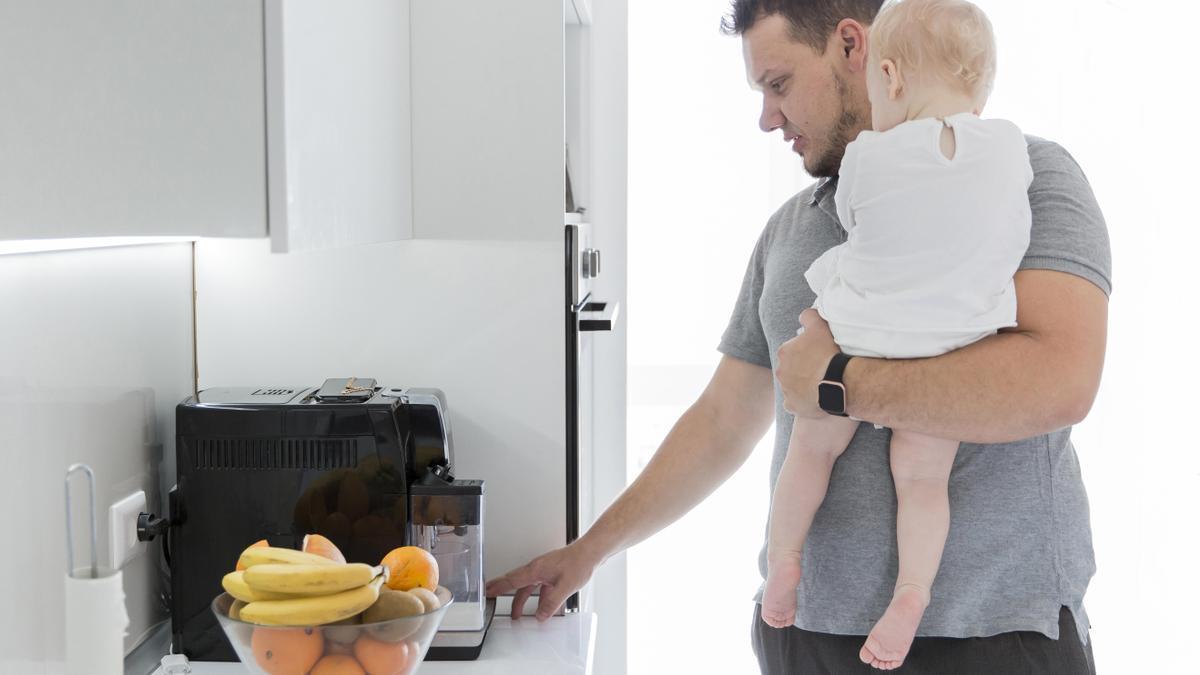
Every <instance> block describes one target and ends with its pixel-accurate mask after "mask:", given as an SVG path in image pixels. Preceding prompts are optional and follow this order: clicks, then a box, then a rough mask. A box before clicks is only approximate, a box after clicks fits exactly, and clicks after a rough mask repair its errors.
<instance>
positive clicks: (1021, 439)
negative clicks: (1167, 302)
mask: <svg viewBox="0 0 1200 675" xmlns="http://www.w3.org/2000/svg"><path fill="white" fill-rule="evenodd" d="M880 4H881V3H880V2H878V1H875V0H826V1H824V2H821V1H819V0H790V1H789V0H735V2H734V7H733V10H732V13H731V15H730V16H729V17H728V18H727V20H726V22H725V28H726V30H727V32H730V33H733V34H738V35H741V38H742V42H743V54H744V57H745V61H746V68H747V74H748V77H749V80H750V81H751V83H753V86H755V88H757V89H759V90H761V91H762V97H763V109H762V116H761V118H760V120H759V125H760V127H761V128H762V129H763V131H766V132H772V131H775V130H780V131H781V132H782V135H783V137H784V140H785V141H787V142H789V143H791V145H792V147H793V149H794V150H795V151H796V152H797V153H798V154H799V155H800V156H801V157H803V160H804V166H805V169H806V170H807V171H808V172H809V173H810V174H812V175H813V176H814V177H817V178H819V179H820V180H819V181H818V182H817V183H816V184H815V185H814V186H812V187H809V188H808V189H805V190H804V191H802V192H801V193H800V194H798V195H796V196H795V197H793V198H792V199H791V200H789V201H788V202H787V203H785V204H784V205H783V207H782V208H780V209H779V211H778V212H776V214H775V215H774V216H772V218H771V219H770V221H769V222H768V224H767V227H766V229H765V230H764V231H763V233H762V236H761V237H760V238H759V241H758V244H757V246H756V248H755V250H754V253H753V255H752V257H751V260H750V264H749V267H748V269H747V272H746V278H745V281H744V282H743V286H742V290H741V293H740V296H739V298H738V301H737V303H736V306H735V309H734V312H733V317H732V319H731V320H730V322H729V327H728V328H727V329H726V331H725V334H724V336H723V337H722V340H721V343H720V347H719V349H720V350H721V352H722V353H723V354H724V357H723V358H722V360H721V362H720V364H719V365H718V367H717V370H716V372H715V374H714V375H713V378H712V381H711V382H710V384H709V385H708V387H707V388H706V389H705V391H704V393H703V394H701V396H700V398H699V399H698V400H697V401H696V403H695V404H693V405H692V407H691V408H689V409H688V411H687V412H685V413H684V415H683V416H682V417H681V418H680V420H679V421H678V422H677V423H676V425H675V427H674V428H673V429H672V430H671V432H670V434H668V436H667V438H666V439H665V440H664V441H663V444H662V446H661V447H660V448H659V450H658V451H657V453H656V454H655V455H654V458H653V459H652V460H651V462H650V463H649V464H648V465H647V466H646V468H645V470H644V471H643V472H642V473H641V475H640V476H639V477H638V478H637V479H636V480H635V481H634V482H633V484H632V485H630V486H629V488H627V489H626V490H625V492H624V493H622V495H621V496H620V497H619V498H618V499H617V500H616V501H615V502H614V503H613V504H612V506H610V507H609V509H608V510H607V511H605V513H604V514H603V515H602V516H601V517H600V518H599V519H598V520H597V522H596V523H595V524H594V525H593V526H592V528H591V529H590V530H589V531H588V532H587V533H586V534H585V535H584V536H583V537H581V538H580V539H579V540H578V541H576V542H574V543H572V544H571V545H569V546H566V547H564V548H561V549H558V550H556V551H552V552H550V553H547V554H545V555H543V556H541V557H539V558H537V559H535V560H533V561H532V562H530V563H529V564H527V565H525V566H523V567H521V568H518V569H516V570H513V571H511V572H509V573H508V574H506V575H504V576H503V577H500V578H498V579H495V580H492V581H491V582H489V584H488V594H489V595H496V594H499V593H508V592H515V597H514V602H513V605H514V607H520V606H522V605H523V604H524V602H525V600H526V599H527V598H528V597H529V596H530V595H531V594H532V593H533V592H534V591H535V590H537V589H539V588H540V600H539V603H538V610H537V616H538V618H539V619H540V620H544V619H546V618H547V617H548V616H549V615H550V614H551V613H553V612H554V611H555V610H556V609H557V608H558V607H559V606H560V605H561V604H562V602H563V601H564V600H565V598H566V597H567V596H569V595H570V594H571V593H573V592H575V591H576V590H577V589H579V588H580V587H581V586H583V584H585V583H586V582H587V580H588V579H589V578H590V577H591V575H592V573H593V571H594V570H595V569H596V567H597V566H599V565H600V563H601V562H603V561H604V560H605V559H606V558H608V557H609V556H611V555H613V554H615V553H617V552H619V551H621V550H623V549H625V548H627V547H629V546H632V545H633V544H635V543H637V542H639V541H641V540H643V539H645V538H646V537H648V536H650V535H651V534H653V533H655V532H657V531H658V530H660V529H662V528H663V527H665V526H666V525H668V524H670V523H671V522H673V521H674V520H676V519H677V518H679V517H680V516H682V515H683V514H684V513H686V512H687V511H688V510H689V509H691V508H692V507H693V506H695V505H696V504H697V503H699V502H700V501H702V500H703V499H704V498H705V497H707V496H708V495H709V494H710V493H711V492H712V491H713V490H714V489H715V488H716V487H717V486H718V485H720V484H721V483H722V482H724V481H725V479H726V478H728V477H729V476H730V475H731V474H732V473H733V472H734V471H736V470H737V468H738V467H739V466H741V464H742V463H743V461H744V460H745V459H746V457H747V456H748V455H749V454H750V452H751V450H752V449H753V448H754V446H755V444H756V442H757V441H758V440H759V438H760V437H761V436H762V434H763V433H764V432H765V430H766V429H767V428H768V426H769V425H770V423H771V421H772V420H774V421H775V422H776V439H775V459H774V462H773V463H772V469H771V479H772V485H773V484H774V481H775V478H776V476H777V475H778V471H779V466H780V463H781V462H782V459H783V456H784V454H785V452H786V448H787V442H788V437H789V435H790V432H791V426H792V420H793V414H794V415H799V416H806V417H820V416H823V415H826V414H829V413H828V412H827V411H826V410H823V409H822V407H821V404H820V403H819V402H818V383H820V382H821V381H822V380H824V379H826V378H827V377H828V378H831V379H838V380H840V381H841V383H842V384H843V385H844V388H845V396H844V400H841V401H838V400H825V401H823V402H821V403H823V404H824V405H825V407H826V408H827V409H831V410H832V411H833V412H839V411H840V409H841V408H844V412H846V413H848V414H849V415H851V416H852V417H854V418H857V419H863V420H870V421H871V422H875V423H878V424H881V425H885V426H886V427H888V428H900V429H911V430H914V431H918V432H921V433H925V434H928V435H932V436H937V437H941V438H953V439H959V440H961V441H963V444H962V446H961V447H960V449H959V452H958V455H957V458H956V461H955V464H954V470H953V473H952V475H951V478H950V500H951V503H950V506H951V525H950V532H949V537H948V539H947V542H946V547H945V553H944V555H943V559H942V564H941V568H940V570H939V573H938V576H937V579H936V581H935V584H934V588H933V597H932V602H931V604H930V605H929V608H928V610H927V611H926V614H925V616H924V619H923V620H922V623H921V627H920V630H919V631H918V636H919V637H918V638H917V639H916V641H915V642H914V643H913V646H912V649H911V651H910V652H909V655H908V657H907V660H906V662H905V663H904V665H903V666H902V667H901V668H900V669H899V670H898V671H897V672H900V673H954V674H960V673H970V674H976V673H998V674H999V673H1004V674H1008V673H1047V674H1049V673H1053V674H1055V675H1060V674H1071V675H1073V674H1076V673H1079V674H1083V673H1094V672H1095V669H1094V666H1093V664H1092V655H1091V646H1090V643H1088V641H1087V628H1088V623H1087V617H1086V614H1085V613H1084V610H1083V596H1084V592H1085V590H1086V588H1087V584H1088V581H1089V579H1090V578H1091V575H1092V573H1093V571H1094V569H1095V565H1094V560H1093V554H1092V547H1091V536H1090V525H1089V521H1088V507H1087V498H1086V495H1085V492H1084V489H1083V484H1082V481H1081V479H1080V474H1079V465H1078V461H1077V459H1076V456H1075V452H1074V449H1073V447H1072V446H1071V442H1070V426H1071V425H1072V424H1075V423H1076V422H1078V421H1079V420H1081V419H1083V417H1084V416H1085V415H1086V414H1087V411H1088V410H1089V409H1090V407H1091V404H1092V401H1093V399H1094V397H1095V393H1096V390H1097V388H1098V386H1099V381H1100V372H1101V368H1102V364H1103V360H1104V346H1105V334H1106V322H1107V294H1108V292H1109V291H1110V282H1109V276H1110V267H1111V263H1110V260H1109V251H1108V239H1107V234H1106V231H1105V225H1104V221H1103V217H1102V216H1101V214H1100V211H1099V208H1098V206H1097V205H1096V202H1095V199H1094V197H1093V195H1092V192H1091V189H1090V187H1089V186H1088V184H1087V181H1086V179H1085V178H1084V176H1083V173H1082V171H1081V170H1080V169H1079V167H1078V166H1077V165H1076V164H1075V162H1074V161H1073V160H1072V159H1071V158H1070V156H1069V155H1068V154H1067V153H1066V152H1065V151H1064V150H1063V149H1061V148H1060V147H1058V146H1057V145H1055V144H1053V143H1049V142H1047V141H1043V140H1040V139H1034V138H1031V139H1029V154H1030V162H1031V164H1032V166H1033V169H1034V174H1035V175H1034V180H1033V184H1032V185H1031V187H1030V190H1029V198H1030V206H1031V209H1032V213H1033V228H1032V235H1031V243H1030V247H1029V251H1028V253H1027V255H1026V257H1025V259H1024V261H1023V262H1022V264H1021V269H1020V271H1019V272H1018V273H1017V275H1016V277H1015V282H1016V288H1017V297H1018V310H1017V311H1018V315H1017V322H1018V326H1017V327H1016V328H1014V329H1011V330H1005V331H1002V332H1001V333H1000V334H998V335H995V336H992V337H990V338H986V339H984V340H982V341H980V342H977V343H975V344H973V345H970V346H969V347H965V348H963V349H961V350H958V351H956V352H951V353H949V354H946V355H943V356H939V357H936V358H930V359H919V360H909V361H904V360H878V359H869V358H853V359H851V360H850V362H849V364H847V365H846V368H845V372H844V373H843V374H842V376H841V377H840V378H839V377H837V376H836V373H827V372H826V371H827V369H828V367H829V365H830V363H831V360H832V359H833V357H834V356H835V355H836V354H837V353H838V349H837V345H836V344H834V342H833V340H832V337H831V335H830V333H829V330H828V328H827V326H826V325H825V324H824V323H823V322H822V321H821V319H820V317H819V316H817V315H816V313H815V312H814V311H812V310H811V309H807V308H809V307H810V305H811V304H812V301H813V293H812V291H811V289H809V287H808V286H807V284H806V282H805V280H804V270H806V269H807V268H808V266H809V264H810V263H811V262H812V261H813V260H814V259H815V258H816V257H817V256H819V255H820V254H821V253H822V252H824V251H825V250H827V249H828V248H830V247H832V246H834V245H836V244H838V243H840V242H842V241H844V240H845V232H844V230H842V229H841V227H840V225H839V224H838V221H837V216H836V211H835V207H834V203H833V195H834V191H835V190H836V189H837V171H838V167H839V165H840V162H841V158H842V154H843V152H844V149H845V147H846V144H847V143H849V142H850V141H851V140H853V139H854V138H855V137H856V136H857V134H858V132H859V131H861V130H863V129H866V128H868V126H869V120H870V119H871V117H870V109H869V105H868V103H867V97H866V93H865V81H864V68H865V64H866V51H867V43H866V37H867V30H868V27H869V25H870V22H871V20H872V19H873V17H874V15H875V13H876V12H877V11H878V9H879V6H880ZM802 311H803V315H802V316H801V323H802V324H803V327H804V332H803V334H801V335H800V336H796V329H797V324H796V317H797V315H798V314H801V312H802ZM773 371H774V374H775V376H776V377H777V380H774V379H773V378H772V372H773ZM826 389H827V391H828V385H826ZM789 413H791V414H789ZM889 433H890V432H889V431H888V430H887V429H883V430H877V429H874V428H873V427H872V425H870V424H863V425H860V427H859V430H858V432H857V434H856V435H855V437H854V440H853V441H852V443H851V445H850V446H849V448H848V449H847V450H846V451H845V452H844V453H843V454H842V456H841V457H840V458H839V459H838V461H837V463H836V465H835V466H834V470H833V475H832V477H831V479H830V484H829V490H828V493H827V496H826V498H825V501H824V503H823V504H822V507H821V509H820V511H819V512H818V513H817V515H816V517H815V519H814V521H813V523H812V526H811V528H810V531H809V535H808V539H807V542H806V545H805V551H804V559H803V564H802V569H803V576H802V577H801V584H800V587H799V589H798V593H799V600H798V610H797V618H796V624H795V626H794V627H792V628H785V629H774V628H770V627H768V626H767V625H766V624H765V623H763V622H762V621H761V619H760V617H759V610H758V607H757V605H756V606H755V607H754V608H753V610H754V611H753V628H752V642H753V645H754V650H755V653H756V654H757V656H758V659H759V663H760V666H761V668H762V670H763V672H764V673H833V674H836V675H842V674H844V673H870V672H873V671H872V670H871V669H870V668H869V667H868V666H866V665H865V664H863V663H862V662H861V661H860V660H859V649H860V647H861V645H862V643H863V636H865V635H866V634H867V632H868V631H869V629H870V627H871V624H872V622H873V621H874V619H875V618H876V617H877V616H878V615H879V614H880V613H881V612H882V611H883V610H884V608H886V606H887V603H888V601H889V599H890V598H891V589H892V584H893V583H894V581H895V575H896V543H895V541H896V539H895V494H894V491H893V487H892V481H891V477H890V473H889V467H888V456H887V443H888V437H889ZM759 562H760V570H761V571H763V572H765V564H764V560H763V559H762V557H761V556H760V561H759ZM515 613H516V611H515V610H514V614H515Z"/></svg>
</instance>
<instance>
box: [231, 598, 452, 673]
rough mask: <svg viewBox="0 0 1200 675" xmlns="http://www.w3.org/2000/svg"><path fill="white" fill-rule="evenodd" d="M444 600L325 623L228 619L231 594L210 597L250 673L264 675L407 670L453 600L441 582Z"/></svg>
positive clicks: (422, 652)
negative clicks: (395, 613) (400, 612)
mask: <svg viewBox="0 0 1200 675" xmlns="http://www.w3.org/2000/svg"><path fill="white" fill-rule="evenodd" d="M437 597H438V600H440V601H441V603H442V606H441V607H439V608H437V609H435V610H433V611H431V612H426V613H424V614H416V615H413V616H406V617H401V618H398V619H391V620H389V621H379V622H376V623H346V624H332V625H327V626H294V627H293V626H258V625H255V624H252V623H247V622H245V621H240V620H237V619H231V618H230V617H229V607H230V605H232V604H233V602H234V599H233V597H232V596H230V595H229V594H228V593H222V594H220V595H218V596H217V598H216V599H215V600H213V602H212V610H213V613H214V614H216V615H217V621H218V622H219V623H220V624H221V630H223V631H225V636H226V637H227V638H229V642H230V644H232V645H233V649H234V651H236V652H237V655H238V658H239V659H240V660H241V661H242V663H243V664H244V665H245V666H246V668H247V669H248V670H249V671H250V672H251V673H261V674H263V675H308V674H310V673H311V675H323V674H324V673H329V674H331V675H332V674H337V675H343V674H345V675H358V674H360V673H361V674H363V675H411V674H412V673H415V672H417V668H418V667H419V666H420V665H421V661H422V660H423V659H424V658H425V652H427V651H429V645H430V643H432V642H433V636H434V634H436V633H437V629H438V626H439V625H441V623H442V618H443V617H444V616H445V615H446V608H447V607H449V606H450V604H451V603H452V602H453V598H452V596H451V593H450V591H449V590H448V589H446V588H444V587H442V586H439V587H438V589H437Z"/></svg>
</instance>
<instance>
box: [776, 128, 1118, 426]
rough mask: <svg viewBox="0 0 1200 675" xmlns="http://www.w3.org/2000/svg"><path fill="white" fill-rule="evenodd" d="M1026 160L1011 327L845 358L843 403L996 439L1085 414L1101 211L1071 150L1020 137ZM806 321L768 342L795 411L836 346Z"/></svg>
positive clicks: (1104, 308)
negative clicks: (883, 354) (942, 344)
mask: <svg viewBox="0 0 1200 675" xmlns="http://www.w3.org/2000/svg"><path fill="white" fill-rule="evenodd" d="M1028 151H1029V152H1028V155H1029V161H1030V165H1031V168H1032V169H1033V181H1032V183H1031V184H1030V186H1029V206H1030V210H1031V214H1032V217H1033V227H1032V229H1031V231H1030V243H1029V249H1028V250H1027V251H1026V255H1025V258H1024V260H1022V262H1021V270H1020V271H1018V272H1017V274H1016V276H1015V277H1014V280H1015V283H1016V291H1017V326H1016V327H1015V328H1013V329H1005V330H1002V331H1001V332H1000V333H998V334H996V335H993V336H991V337H988V338H985V339H983V340H980V341H979V342H976V343H974V344H972V345H969V346H967V347H963V348H962V349H959V350H957V351H954V352H950V353H948V354H943V355H941V356H937V357H933V358H928V359H913V360H886V359H868V358H853V359H851V360H850V363H849V364H848V365H847V367H846V371H845V373H844V377H843V379H844V382H845V385H846V411H847V412H848V413H849V414H850V415H851V416H853V417H856V418H858V419H864V420H867V421H870V422H875V423H876V424H884V425H887V426H889V427H892V428H894V429H908V430H911V431H918V432H921V433H925V434H928V435H931V436H937V437H941V438H948V439H954V440H959V441H965V442H974V443H999V442H1004V441H1013V440H1017V439H1022V438H1030V437H1033V436H1038V435H1041V434H1044V433H1047V432H1050V431H1054V430H1057V429H1061V428H1063V427H1067V426H1070V425H1072V424H1074V423H1076V422H1078V421H1080V420H1081V419H1083V418H1084V416H1086V415H1087V413H1088V410H1089V409H1090V408H1091V405H1092V401H1093V400H1094V399H1095V396H1096V390H1097V389H1098V388H1099V385H1100V371H1101V369H1102V367H1103V364H1104V347H1105V341H1106V336H1107V324H1108V293H1109V291H1110V290H1111V286H1112V285H1111V282H1110V280H1109V278H1110V274H1111V258H1110V254H1109V243H1108V232H1107V229H1106V227H1105V225H1104V216H1103V214H1101V213H1100V207H1099V204H1098V203H1097V202H1096V197H1095V195H1094V194H1093V193H1092V189H1091V186H1090V185H1089V184H1088V181H1087V178H1086V177H1085V176H1084V174H1083V171H1082V169H1080V168H1079V165H1078V164H1077V163H1076V162H1075V160H1074V159H1073V158H1072V157H1071V156H1070V154H1068V153H1067V151H1066V150H1064V149H1063V148H1062V147H1060V146H1059V145H1057V144H1055V143H1052V142H1049V141H1045V140H1042V139H1037V138H1032V137H1030V138H1028ZM801 322H802V323H803V325H804V327H805V332H804V334H803V335H800V336H798V337H796V338H794V339H792V340H789V341H788V342H786V343H784V345H783V346H782V347H781V348H780V350H779V359H778V363H777V366H778V368H777V370H776V376H777V377H778V378H779V383H780V388H781V389H782V391H783V395H784V407H785V408H786V409H787V410H789V411H791V412H793V413H795V414H797V415H799V416H804V417H818V416H821V415H824V414H825V413H824V412H823V411H821V410H820V408H819V407H818V406H817V382H819V381H820V380H821V378H822V377H823V376H824V374H825V369H826V367H827V366H828V364H829V359H830V358H831V357H832V356H833V354H835V353H836V352H837V345H835V344H834V341H833V337H832V335H831V334H830V332H829V327H828V326H827V325H825V322H824V321H822V320H821V317H820V316H819V315H818V314H817V313H816V311H814V310H811V309H810V310H807V311H805V312H804V314H803V315H802V316H801Z"/></svg>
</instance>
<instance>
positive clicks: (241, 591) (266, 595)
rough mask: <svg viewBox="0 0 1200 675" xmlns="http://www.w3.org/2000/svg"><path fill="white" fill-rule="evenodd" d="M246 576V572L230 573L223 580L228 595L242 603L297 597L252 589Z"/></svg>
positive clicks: (223, 586)
mask: <svg viewBox="0 0 1200 675" xmlns="http://www.w3.org/2000/svg"><path fill="white" fill-rule="evenodd" d="M245 575H246V573H245V572H230V573H229V574H226V575H225V578H224V579H221V587H222V588H224V589H225V592H226V593H229V594H230V595H232V596H233V597H234V599H236V600H241V601H242V602H255V601H257V600H287V599H289V598H294V597H295V596H294V595H289V594H287V593H271V592H269V591H260V590H258V589H255V588H251V587H250V585H249V584H247V583H246V578H245Z"/></svg>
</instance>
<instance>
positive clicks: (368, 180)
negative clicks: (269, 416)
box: [0, 0, 412, 251]
mask: <svg viewBox="0 0 1200 675" xmlns="http://www.w3.org/2000/svg"><path fill="white" fill-rule="evenodd" d="M408 4H409V3H408V2H407V1H403V0H356V1H355V2H349V3H341V2H336V3H335V2H325V1H323V0H264V1H262V2H256V1H251V0H156V1H155V2H146V1H145V0H5V1H4V2H3V3H0V55H2V56H3V58H0V90H2V91H4V99H5V102H4V104H3V105H0V239H40V238H61V237H102V236H114V235H150V236H159V235H183V236H216V237H263V236H267V235H268V234H269V235H270V236H271V238H272V247H273V249H274V250H277V251H284V250H298V249H308V248H322V247H333V246H343V245H349V244H356V243H365V242H374V241H389V240H396V239H405V238H410V237H411V236H412V197H411V195H412V192H411V175H410V171H411V161H410V160H411V158H410V155H411V146H410V124H409V110H410V106H409V94H410V92H409V42H408V36H409V30H408V28H409V26H408V19H409V7H408Z"/></svg>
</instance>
